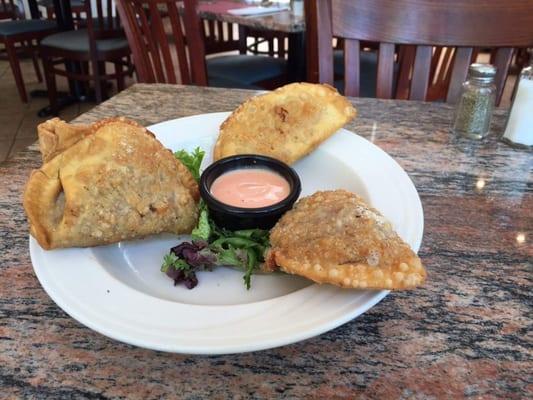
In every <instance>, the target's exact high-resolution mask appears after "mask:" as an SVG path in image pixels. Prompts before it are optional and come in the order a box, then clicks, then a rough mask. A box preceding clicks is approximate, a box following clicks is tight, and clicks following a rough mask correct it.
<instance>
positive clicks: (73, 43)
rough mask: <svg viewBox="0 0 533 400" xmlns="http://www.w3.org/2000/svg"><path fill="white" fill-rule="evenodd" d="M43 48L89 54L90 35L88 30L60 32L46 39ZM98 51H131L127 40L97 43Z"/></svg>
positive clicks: (42, 43) (42, 42)
mask: <svg viewBox="0 0 533 400" xmlns="http://www.w3.org/2000/svg"><path fill="white" fill-rule="evenodd" d="M41 46H46V47H53V48H55V49H61V50H66V51H75V52H88V51H89V35H88V32H87V29H79V30H76V31H66V32H59V33H55V34H53V35H50V36H47V37H45V38H44V39H43V40H42V41H41ZM96 49H97V51H99V52H105V51H114V50H122V49H124V50H126V49H129V46H128V41H127V40H126V38H112V39H102V40H97V41H96Z"/></svg>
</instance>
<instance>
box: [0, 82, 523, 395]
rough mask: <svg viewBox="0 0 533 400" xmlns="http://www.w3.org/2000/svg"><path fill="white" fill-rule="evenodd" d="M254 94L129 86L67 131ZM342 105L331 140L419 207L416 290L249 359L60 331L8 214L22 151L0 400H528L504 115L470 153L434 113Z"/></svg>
mask: <svg viewBox="0 0 533 400" xmlns="http://www.w3.org/2000/svg"><path fill="white" fill-rule="evenodd" d="M255 93H256V92H253V91H245V90H237V89H217V88H208V87H203V88H201V87H187V86H175V85H174V86H173V85H144V84H137V85H134V86H132V87H130V88H129V89H127V90H125V91H124V92H121V93H120V94H118V95H117V96H115V97H114V98H112V99H110V100H108V101H106V102H105V103H102V104H101V105H99V106H97V107H95V108H94V109H93V110H91V111H90V112H88V113H86V114H83V115H82V116H80V117H79V118H77V119H76V122H80V123H81V122H84V123H89V122H93V121H96V120H98V119H101V118H105V117H110V116H115V115H123V116H126V117H129V118H133V119H135V120H137V121H139V122H140V123H142V124H144V125H149V124H154V123H157V122H160V121H164V120H169V119H173V118H179V117H184V116H189V115H194V114H200V113H207V112H215V111H230V110H233V109H235V107H237V106H238V105H239V104H240V103H241V102H243V101H244V100H245V99H247V98H249V97H250V96H252V95H254V94H255ZM351 101H352V102H353V104H354V105H355V106H356V107H357V109H358V114H359V116H358V117H357V118H356V119H355V120H354V121H352V122H351V123H349V124H348V126H347V127H346V128H347V129H349V130H351V131H353V132H355V133H357V134H358V135H361V136H362V137H364V138H366V139H368V140H370V141H372V142H373V143H374V144H376V145H377V146H379V147H381V148H382V149H383V150H385V151H386V152H388V153H389V154H390V155H391V156H392V157H393V158H394V159H395V160H396V161H397V162H398V163H399V164H400V165H401V166H402V167H403V168H404V169H405V170H406V171H407V173H408V174H409V176H410V177H411V178H412V180H413V182H414V184H415V186H416V188H417V189H418V192H419V194H420V197H421V200H422V204H423V208H424V213H425V228H424V230H425V233H424V237H423V241H422V246H421V248H420V251H419V255H420V257H421V258H422V260H423V262H424V263H425V265H426V267H427V270H428V273H429V276H428V280H427V283H426V284H425V285H424V286H423V287H421V288H419V289H416V290H412V291H405V292H394V293H390V294H389V295H388V296H387V297H386V298H385V299H384V300H382V301H381V302H380V303H379V304H377V305H376V306H375V307H373V308H372V309H370V310H369V311H367V312H366V313H364V314H363V315H361V316H360V317H358V318H357V319H355V320H353V321H351V322H348V323H346V324H345V325H342V326H340V327H338V328H336V329H334V330H332V331H330V332H327V333H324V334H322V335H320V336H317V337H314V338H312V339H308V340H306V341H303V342H300V343H295V344H292V345H287V346H284V347H280V348H274V349H270V350H264V351H259V352H254V353H245V354H235V355H224V356H195V355H186V354H169V353H162V352H157V351H151V350H146V349H142V348H137V347H134V346H130V345H127V344H123V343H120V342H117V341H115V340H112V339H109V338H107V337H105V336H102V335H100V334H98V333H96V332H94V331H92V330H90V329H88V328H86V327H85V326H83V325H81V324H79V323H78V322H76V320H74V319H73V318H71V317H69V316H68V315H67V314H66V313H65V312H63V311H62V310H61V309H60V308H59V307H58V306H57V305H56V304H55V303H54V302H53V301H52V300H51V299H50V298H49V297H48V296H47V294H46V293H45V291H44V290H43V289H42V287H41V286H40V284H39V282H38V280H37V278H36V276H35V274H34V272H33V269H32V264H31V260H30V256H29V251H28V225H27V222H26V218H25V216H24V210H23V208H22V204H21V198H22V192H23V189H24V185H25V182H26V180H27V179H28V176H29V174H30V172H31V170H32V169H34V168H38V167H39V166H40V165H41V159H40V154H39V152H38V149H37V146H36V145H32V146H30V147H29V148H28V149H26V150H24V151H22V152H20V153H19V154H18V155H16V156H15V157H13V158H12V159H10V160H8V161H5V162H4V163H2V164H0V231H1V241H0V397H7V398H76V399H82V398H87V399H107V398H129V399H137V398H138V399H149V398H175V397H181V398H189V399H197V398H354V397H357V396H362V397H365V398H370V397H375V398H383V399H392V398H453V399H457V398H465V397H468V398H502V399H520V398H531V396H532V390H533V388H532V386H531V372H532V370H533V353H532V351H531V349H532V336H531V332H532V327H533V315H532V313H531V309H532V305H533V304H532V296H531V289H532V286H531V284H532V282H531V280H532V276H533V274H532V273H533V269H532V260H533V248H532V246H531V240H532V235H533V231H532V228H533V213H532V212H531V210H532V209H533V179H532V175H531V174H532V169H533V157H532V156H531V152H529V151H527V150H518V149H514V148H511V147H509V146H507V145H505V144H503V143H501V142H499V141H498V140H497V135H498V133H501V132H502V129H503V125H504V122H505V116H506V111H504V110H496V111H495V113H494V119H493V124H492V130H491V134H490V135H489V137H488V138H487V139H486V140H483V141H472V140H468V139H463V138H456V137H454V136H453V135H452V134H451V133H450V120H451V119H452V113H453V109H452V107H451V106H449V105H446V104H442V103H423V102H415V101H401V100H378V99H365V98H357V99H356V98H353V99H351ZM179 134H180V133H179V132H176V135H179ZM72 268H76V265H72ZM154 268H159V266H154ZM175 317H177V316H175ZM168 318H173V316H172V315H169V316H168Z"/></svg>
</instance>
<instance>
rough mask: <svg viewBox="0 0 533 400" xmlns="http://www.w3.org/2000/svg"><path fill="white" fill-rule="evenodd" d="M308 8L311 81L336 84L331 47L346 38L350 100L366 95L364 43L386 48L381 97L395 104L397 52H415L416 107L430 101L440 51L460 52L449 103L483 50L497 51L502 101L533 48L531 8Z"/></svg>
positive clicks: (392, 2) (472, 4)
mask: <svg viewBox="0 0 533 400" xmlns="http://www.w3.org/2000/svg"><path fill="white" fill-rule="evenodd" d="M306 4H307V8H306V15H307V18H308V20H307V29H308V44H309V46H310V47H311V48H310V50H309V53H308V55H309V63H308V64H309V68H310V69H309V78H310V79H318V80H319V81H321V82H326V83H330V84H332V83H333V62H332V59H333V54H332V52H333V50H332V46H331V41H332V37H333V36H336V37H341V38H344V39H345V40H344V66H345V94H346V95H349V96H357V95H358V94H359V55H360V50H361V49H360V41H362V40H366V41H373V42H379V50H378V66H377V87H376V95H377V97H380V98H391V97H392V94H393V90H394V89H395V88H393V81H394V80H393V66H394V62H395V58H396V57H397V51H396V46H395V45H408V46H409V48H410V49H411V50H412V51H411V54H412V55H413V63H412V70H411V72H410V75H411V78H410V87H409V95H408V98H409V99H412V100H425V99H426V95H427V90H428V85H429V82H430V72H431V70H432V58H433V53H434V51H435V49H434V47H433V46H443V47H454V48H455V51H454V54H453V60H452V68H451V70H450V71H451V72H450V74H451V75H450V78H449V87H448V93H447V96H446V100H447V101H448V102H455V101H456V100H457V98H458V96H459V93H460V88H461V83H462V82H463V81H464V79H465V78H466V75H467V71H468V66H469V64H470V62H471V59H472V55H473V53H474V51H475V48H476V47H489V48H498V50H497V52H496V54H495V57H494V63H495V65H496V67H497V68H498V72H497V75H496V86H497V94H498V96H497V97H498V101H499V99H500V98H501V94H502V92H503V88H504V85H505V79H506V77H507V73H508V69H509V65H510V62H511V58H512V55H513V48H515V47H529V46H533V2H532V1H531V0H507V1H496V0H490V1H487V0H446V1H442V0H333V1H331V0H309V1H306ZM408 53H409V52H408ZM400 75H401V73H400ZM398 81H399V82H398V84H400V83H401V82H400V81H401V78H400V79H399V80H398Z"/></svg>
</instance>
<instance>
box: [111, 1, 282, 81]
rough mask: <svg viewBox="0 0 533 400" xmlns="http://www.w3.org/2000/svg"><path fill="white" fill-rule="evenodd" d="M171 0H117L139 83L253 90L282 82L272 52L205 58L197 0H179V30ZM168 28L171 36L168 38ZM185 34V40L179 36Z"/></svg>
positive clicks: (175, 8) (182, 36)
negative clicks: (180, 15) (265, 55)
mask: <svg viewBox="0 0 533 400" xmlns="http://www.w3.org/2000/svg"><path fill="white" fill-rule="evenodd" d="M179 3H180V2H179V1H177V0H118V2H117V7H118V11H119V14H120V17H121V19H122V22H123V24H124V30H125V32H126V36H127V38H128V41H129V43H130V47H131V50H132V55H133V62H134V64H135V69H136V72H137V77H138V79H139V81H140V82H146V83H156V82H160V83H178V82H181V83H183V84H195V85H207V84H208V83H209V85H211V86H219V87H237V88H248V89H258V88H260V87H264V88H271V87H275V86H278V85H280V84H282V83H284V82H285V73H286V62H285V60H282V59H279V58H273V57H263V56H247V55H228V56H220V57H213V58H209V59H208V60H206V59H205V55H206V50H205V49H206V46H205V41H204V35H203V31H202V27H201V21H200V18H199V17H198V15H197V12H196V6H197V1H196V0H185V1H184V2H183V3H184V17H183V20H184V25H185V26H184V30H183V29H182V24H181V23H180V17H179V13H178V6H179ZM165 27H168V28H167V29H168V30H170V31H171V32H172V37H173V41H169V40H168V32H167V31H166V30H165ZM185 38H186V39H185Z"/></svg>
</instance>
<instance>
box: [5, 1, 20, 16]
mask: <svg viewBox="0 0 533 400" xmlns="http://www.w3.org/2000/svg"><path fill="white" fill-rule="evenodd" d="M21 17H22V15H21V13H20V11H19V9H18V7H17V5H16V4H15V0H0V20H2V19H19V18H21Z"/></svg>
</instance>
